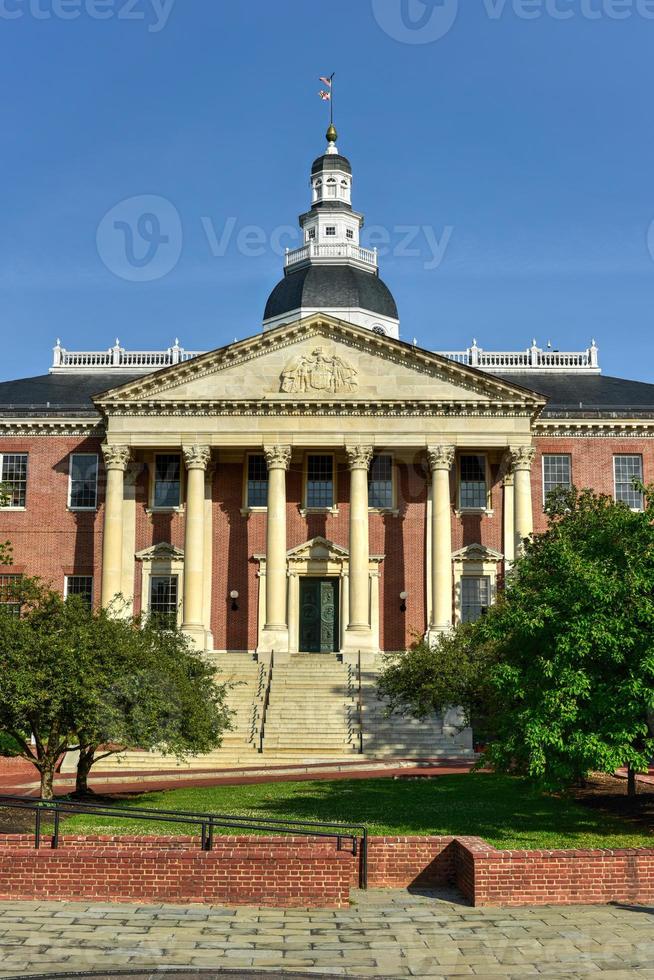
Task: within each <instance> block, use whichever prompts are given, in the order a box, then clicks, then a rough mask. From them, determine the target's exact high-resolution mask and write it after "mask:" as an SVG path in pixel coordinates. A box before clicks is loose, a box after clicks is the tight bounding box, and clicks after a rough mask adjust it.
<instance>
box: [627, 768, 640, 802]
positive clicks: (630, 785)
mask: <svg viewBox="0 0 654 980" xmlns="http://www.w3.org/2000/svg"><path fill="white" fill-rule="evenodd" d="M637 795H638V777H637V774H636V770H635V769H634V767H633V766H627V796H628V797H629V798H630V799H632V800H633V799H635V798H636V796H637Z"/></svg>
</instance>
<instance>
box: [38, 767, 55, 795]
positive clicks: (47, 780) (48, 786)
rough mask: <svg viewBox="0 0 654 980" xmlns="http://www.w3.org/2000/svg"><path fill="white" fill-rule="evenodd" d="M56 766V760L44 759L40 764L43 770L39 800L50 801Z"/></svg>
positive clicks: (52, 793)
mask: <svg viewBox="0 0 654 980" xmlns="http://www.w3.org/2000/svg"><path fill="white" fill-rule="evenodd" d="M56 764H57V760H56V759H45V760H44V761H43V763H42V765H43V768H42V769H41V799H43V800H51V799H52V797H53V796H54V790H53V783H54V774H55V766H56Z"/></svg>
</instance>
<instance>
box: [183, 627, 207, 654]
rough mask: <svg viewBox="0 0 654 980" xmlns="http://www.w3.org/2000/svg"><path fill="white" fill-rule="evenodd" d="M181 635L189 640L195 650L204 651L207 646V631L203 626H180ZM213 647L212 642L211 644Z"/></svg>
mask: <svg viewBox="0 0 654 980" xmlns="http://www.w3.org/2000/svg"><path fill="white" fill-rule="evenodd" d="M182 633H184V634H185V635H186V636H188V638H189V639H190V641H191V643H192V644H193V646H194V647H195V649H196V650H201V651H203V652H204V651H205V650H207V649H209V647H208V646H207V631H206V630H205V628H204V626H182ZM211 646H212V647H213V642H212V644H211Z"/></svg>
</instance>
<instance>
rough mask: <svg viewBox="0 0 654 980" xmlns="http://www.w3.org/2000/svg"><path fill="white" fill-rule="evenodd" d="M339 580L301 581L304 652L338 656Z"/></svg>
mask: <svg viewBox="0 0 654 980" xmlns="http://www.w3.org/2000/svg"><path fill="white" fill-rule="evenodd" d="M338 587H339V582H338V579H337V578H301V579H300V652H301V653H338V651H339V650H340V648H341V644H340V641H339V635H338Z"/></svg>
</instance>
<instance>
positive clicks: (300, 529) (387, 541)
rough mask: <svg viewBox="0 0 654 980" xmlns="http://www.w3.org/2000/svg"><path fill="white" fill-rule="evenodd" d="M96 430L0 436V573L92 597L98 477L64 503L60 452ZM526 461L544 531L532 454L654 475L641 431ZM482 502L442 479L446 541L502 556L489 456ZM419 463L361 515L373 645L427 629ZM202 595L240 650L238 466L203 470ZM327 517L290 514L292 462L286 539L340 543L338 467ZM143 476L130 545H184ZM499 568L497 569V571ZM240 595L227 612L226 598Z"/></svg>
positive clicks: (499, 506) (296, 483) (248, 588)
mask: <svg viewBox="0 0 654 980" xmlns="http://www.w3.org/2000/svg"><path fill="white" fill-rule="evenodd" d="M100 442H101V440H100V439H99V438H92V439H90V438H81V437H74V436H32V437H25V438H15V437H0V452H6V453H11V452H27V453H28V454H29V471H28V487H27V508H26V510H25V511H18V510H16V511H13V510H3V511H0V541H3V540H5V539H9V540H10V541H11V543H12V545H13V549H14V566H13V567H12V568H11V569H9V568H7V569H5V571H10V570H11V571H14V572H25V573H26V574H30V575H39V576H41V577H42V578H43V579H44V580H45V581H47V582H50V583H52V585H53V586H54V587H55V588H57V589H63V586H64V576H66V575H71V574H75V575H93V576H94V583H95V595H96V601H97V599H98V598H99V585H100V581H101V573H102V569H101V553H102V533H103V520H104V511H103V496H104V473H103V470H102V468H101V469H100V479H99V488H98V509H97V511H96V512H94V513H87V512H77V513H73V512H71V511H69V510H68V509H67V496H68V473H69V457H70V454H71V453H72V452H86V453H98V454H99V456H100V460H101V459H102V457H101V453H100ZM534 444H535V447H536V459H535V461H534V465H533V468H532V491H533V492H532V499H533V512H534V527H535V530H537V531H540V530H543V529H544V528H545V527H546V523H547V522H546V516H545V514H544V513H543V483H542V455H543V453H556V454H561V453H568V454H570V456H571V460H572V479H573V482H574V483H575V484H576V485H577V486H580V487H583V486H590V487H592V488H593V489H595V490H597V491H601V492H604V493H608V494H612V493H613V456H614V455H616V454H622V453H626V454H641V455H642V457H643V466H644V477H645V481H646V482H647V481H654V440H651V439H647V438H643V437H641V438H618V437H609V438H602V437H594V436H590V435H584V436H580V437H574V438H572V437H570V438H563V437H551V436H537V437H536V438H535V441H534ZM489 471H490V476H491V510H490V512H489V513H488V514H484V515H481V514H469V515H465V514H462V515H457V514H456V512H455V507H456V475H455V472H454V471H453V474H452V480H451V494H452V504H453V511H452V548H453V550H458V549H459V548H462V547H465V546H466V545H470V544H482V545H486V546H488V547H490V548H493V549H495V550H496V551H498V552H500V553H501V552H503V550H504V549H503V493H504V492H503V488H502V473H501V456H500V455H499V454H498V455H495V456H493V455H491V456H489ZM426 473H427V467H426V462H425V460H424V459H423V458H422V457H421V456H420V455H419V454H416V456H415V459H414V460H413V461H412V462H407V461H406V459H405V460H400V459H398V461H397V463H396V486H397V497H398V499H397V505H398V510H399V513H398V515H397V516H394V515H390V514H388V515H385V514H378V513H371V515H370V553H371V554H380V555H385V560H384V561H383V562H382V564H381V567H380V575H381V577H380V583H379V585H380V638H381V646H382V649H384V650H398V649H402V648H404V647H405V646H406V645H407V644H408V643H410V642H411V640H412V638H413V636H414V635H415V634H416V633H421V632H423V631H424V630H425V628H426V625H427V622H426V620H427V611H426V591H427V590H426V570H425V542H426V540H427V494H428V482H427V475H426ZM212 492H213V497H212V512H213V543H214V544H213V602H212V631H213V635H214V645H215V648H216V649H217V650H221V649H226V650H246V649H249V650H252V649H254V648H255V647H256V643H257V623H258V592H259V579H258V564H257V563H256V562H255V561H254V560H253V555H255V554H261V553H264V552H265V527H266V516H265V514H264V513H260V512H254V513H252V514H250V515H249V516H244V515H243V514H242V513H241V509H242V507H243V464H242V463H239V462H224V463H221V462H220V458H219V457H218V464H217V467H216V470H215V472H214V475H213V491H212ZM336 492H337V505H338V506H337V510H338V513H335V514H331V513H328V514H311V515H307V516H302V515H301V513H300V503H301V499H302V472H301V465H296V464H295V463H294V464H293V465H292V467H291V470H290V471H289V473H288V478H287V498H288V503H287V518H288V531H287V542H288V547H289V548H293V547H295V546H297V545H301V544H302V543H304V542H305V541H307V540H309V539H311V538H313V537H315V536H317V535H321V536H323V537H326V538H328V539H329V540H331V541H333V542H334V543H335V544H337V545H341V546H343V547H347V545H348V533H349V503H348V501H349V493H350V488H349V472H348V469H347V466H346V465H345V464H344V463H339V465H338V472H337V478H336ZM148 493H149V489H148V473H147V467H145V466H143V467H142V469H141V472H140V475H139V476H138V478H137V481H136V536H135V551H140V550H142V549H145V548H148V547H150V546H152V545H154V544H157V543H160V542H168V543H170V544H173V545H176V546H178V547H180V548H183V546H184V516H183V514H177V513H173V514H168V513H166V514H156V513H155V514H153V513H151V512H150V513H149V512H148V510H149V506H148V505H149V500H148ZM501 571H502V569H501V567H500V569H499V572H500V575H501ZM232 589H236V590H237V591H238V592H239V595H240V601H239V610H238V612H232V611H231V610H230V604H229V602H228V596H229V593H230V591H231V590H232ZM400 592H407V593H408V600H407V612H406V614H404V615H400V614H399V612H398V610H399V600H398V597H399V594H400ZM134 598H135V611H136V612H139V611H140V609H141V606H142V597H141V566H140V564H139V563H138V562H137V563H135V571H134Z"/></svg>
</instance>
